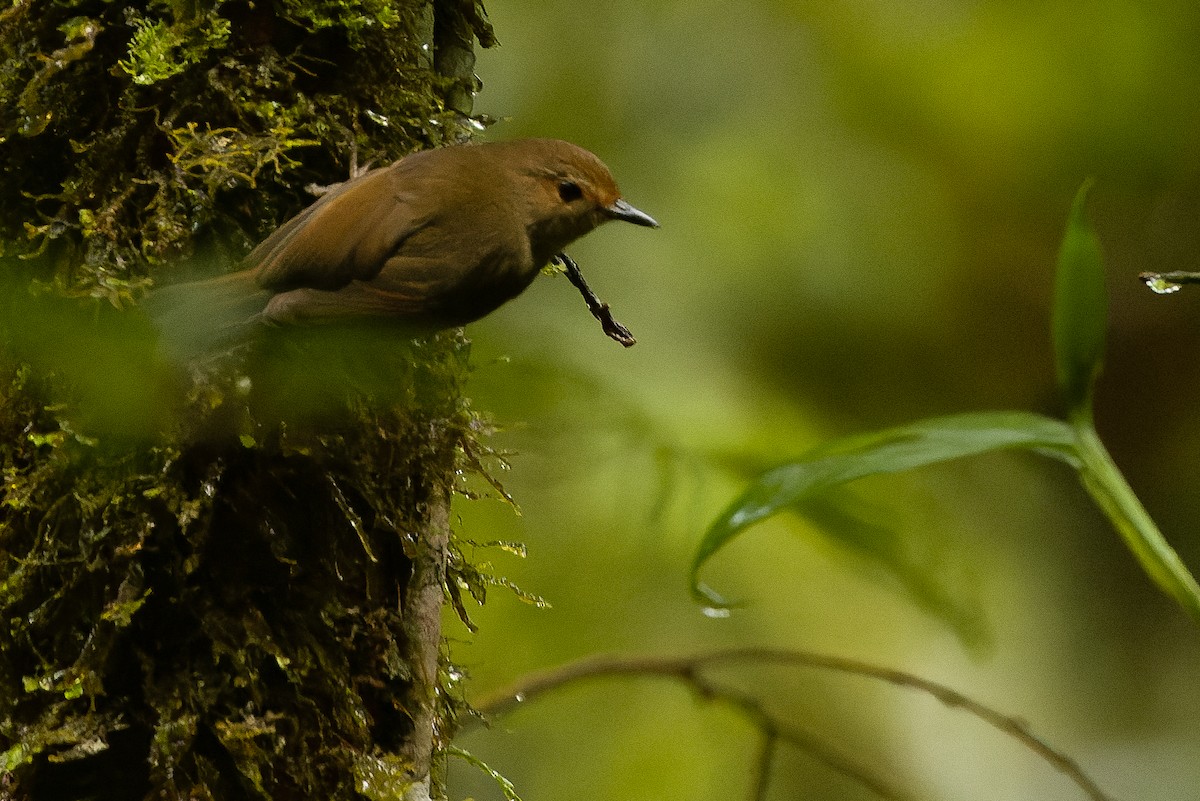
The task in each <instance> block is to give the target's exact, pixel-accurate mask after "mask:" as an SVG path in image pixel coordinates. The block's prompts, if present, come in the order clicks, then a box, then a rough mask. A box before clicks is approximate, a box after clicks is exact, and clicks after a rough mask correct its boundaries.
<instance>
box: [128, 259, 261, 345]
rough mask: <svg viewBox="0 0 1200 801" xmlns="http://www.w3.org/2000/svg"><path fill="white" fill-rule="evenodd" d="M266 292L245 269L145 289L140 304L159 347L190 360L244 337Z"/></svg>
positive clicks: (256, 315) (258, 311)
mask: <svg viewBox="0 0 1200 801" xmlns="http://www.w3.org/2000/svg"><path fill="white" fill-rule="evenodd" d="M270 299H271V293H270V292H268V291H267V290H265V289H262V288H260V287H259V286H258V285H257V284H256V283H255V280H254V274H253V272H252V271H250V270H243V271H240V272H235V273H230V274H228V275H222V276H218V277H216V278H209V279H207V280H204V281H195V282H192V283H185V284H175V285H174V286H167V287H163V288H162V289H157V290H155V291H153V292H151V293H150V294H149V295H148V296H147V297H146V299H145V300H143V301H142V306H143V307H144V308H145V310H146V314H147V315H148V316H149V318H150V320H151V321H152V322H153V323H154V325H155V327H156V328H157V329H158V339H159V348H160V349H161V351H162V353H163V355H164V356H166V357H167V358H169V359H171V360H173V361H177V362H184V361H194V360H196V359H198V358H202V357H205V356H208V355H214V354H216V353H217V352H219V351H220V350H222V349H224V348H227V347H230V346H232V345H234V344H236V343H237V342H238V340H240V339H241V338H242V337H244V336H245V335H246V333H247V331H248V330H249V328H250V326H251V325H253V324H254V323H255V321H256V320H257V319H258V315H259V314H260V313H261V312H262V311H263V309H265V308H266V306H267V301H269V300H270Z"/></svg>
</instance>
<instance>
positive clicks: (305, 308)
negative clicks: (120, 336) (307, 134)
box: [147, 139, 658, 349]
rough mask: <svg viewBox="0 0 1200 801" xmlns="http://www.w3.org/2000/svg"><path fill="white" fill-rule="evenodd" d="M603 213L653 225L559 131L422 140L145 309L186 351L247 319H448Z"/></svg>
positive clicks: (470, 315) (456, 319) (506, 294)
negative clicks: (233, 260)
mask: <svg viewBox="0 0 1200 801" xmlns="http://www.w3.org/2000/svg"><path fill="white" fill-rule="evenodd" d="M610 220H621V221H625V222H630V223H633V224H635V225H639V226H645V227H650V228H657V227H658V222H657V221H655V219H654V218H653V217H651V216H650V215H648V214H646V213H645V212H643V211H640V210H639V209H637V208H635V207H634V206H632V205H631V204H630V203H628V202H627V201H626V200H625V199H624V198H622V196H621V192H620V190H619V189H618V187H617V183H616V181H615V179H614V178H613V176H612V173H611V172H610V170H609V169H608V167H607V166H605V164H604V162H602V161H601V160H600V158H599V157H597V156H596V155H595V154H593V153H591V152H590V151H588V150H585V149H584V148H582V147H579V146H578V145H574V144H572V143H570V142H565V141H562V140H557V139H517V140H510V141H502V142H488V143H479V144H460V145H450V146H446V147H441V148H434V149H430V150H422V151H418V152H415V153H412V154H411V155H408V156H405V157H404V158H401V159H400V160H399V161H396V162H394V163H393V164H391V165H389V166H386V167H379V168H376V169H372V170H369V171H367V172H365V173H363V174H362V175H359V176H358V177H355V178H352V179H350V180H348V181H346V182H344V183H342V184H339V185H337V186H336V187H335V188H333V189H331V190H330V191H328V192H327V193H326V194H324V195H322V196H321V197H320V198H318V199H317V200H316V201H315V202H314V203H312V204H311V205H310V206H308V207H307V208H306V209H304V210H303V211H301V212H300V213H299V214H297V215H296V216H295V217H293V218H292V219H290V220H289V221H287V222H286V223H284V224H283V225H282V226H280V227H279V228H277V229H276V230H275V231H274V232H273V233H272V234H271V235H270V236H268V237H267V238H266V239H265V240H263V242H262V243H261V244H259V245H258V246H257V247H255V248H254V249H253V250H252V251H251V252H250V253H249V255H247V256H246V257H245V258H244V259H243V260H242V262H241V263H240V264H239V266H238V269H236V270H235V271H233V272H230V273H227V274H224V275H221V276H217V277H215V278H209V279H205V280H201V281H194V282H189V283H181V284H175V285H173V286H167V287H163V288H161V289H157V290H154V291H153V292H151V293H150V295H149V296H148V302H147V307H148V309H149V310H150V314H151V317H152V319H154V320H156V321H157V322H158V324H159V327H160V329H161V331H162V334H163V336H164V337H167V338H171V339H173V340H174V341H175V344H176V346H177V347H183V348H184V349H195V348H197V347H199V348H203V347H207V346H210V345H212V344H213V343H215V342H219V341H223V340H226V339H228V338H230V337H231V336H233V335H235V334H236V332H238V331H240V330H242V329H244V328H245V327H246V326H250V325H254V324H268V325H273V326H288V325H302V324H313V323H327V322H334V321H339V320H351V319H383V318H386V319H390V320H395V321H398V322H401V323H403V324H404V325H405V326H407V327H408V328H410V329H414V330H429V331H433V330H438V329H445V328H453V327H457V326H461V325H465V324H467V323H470V322H473V321H475V320H478V319H480V318H481V317H484V316H485V315H487V314H489V313H491V312H492V311H494V310H495V309H497V308H499V307H500V306H501V305H503V304H504V303H506V302H508V301H509V300H511V299H513V298H515V297H516V296H517V295H519V294H521V293H522V292H523V291H524V290H525V289H526V288H527V287H528V286H529V285H530V284H531V283H532V282H533V280H534V278H536V277H537V275H538V273H539V272H540V271H541V270H542V268H544V267H545V266H546V265H547V264H548V263H550V262H551V260H553V259H555V258H556V256H557V255H558V254H560V253H561V252H562V251H563V249H564V248H565V247H566V246H567V245H569V244H570V243H572V242H574V241H575V240H576V239H578V238H580V237H582V236H583V235H585V234H587V233H589V232H590V231H592V230H593V229H595V228H596V227H598V226H600V225H602V224H604V223H605V222H608V221H610Z"/></svg>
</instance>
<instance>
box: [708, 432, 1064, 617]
mask: <svg viewBox="0 0 1200 801" xmlns="http://www.w3.org/2000/svg"><path fill="white" fill-rule="evenodd" d="M1075 445H1076V440H1075V431H1074V429H1072V427H1071V426H1069V425H1068V424H1066V423H1064V422H1063V421H1061V420H1054V419H1052V418H1049V417H1044V416H1042V415H1037V414H1032V413H1029V412H980V413H971V414H960V415H952V416H948V417H935V418H931V419H928V420H922V421H919V422H916V423H913V424H910V425H905V426H899V427H897V428H890V429H886V430H884V431H879V432H874V433H870V434H863V435H857V436H853V437H847V438H845V439H842V440H838V441H836V442H833V443H830V444H829V445H826V446H822V447H820V448H817V449H816V450H814V451H811V452H810V453H809V454H808V455H807V456H806V457H805V458H803V459H801V460H798V461H795V462H791V463H788V464H785V465H782V466H780V467H777V468H775V469H774V470H770V471H768V472H767V473H765V474H763V475H762V476H760V477H759V478H758V479H757V480H756V481H755V482H754V483H753V484H752V485H751V486H750V487H749V488H748V489H747V490H746V491H745V492H744V493H742V495H741V496H740V497H739V498H738V499H737V500H735V501H734V502H733V503H731V504H730V505H729V506H728V507H727V508H726V509H725V511H724V512H722V513H721V515H720V516H718V517H717V519H716V520H715V521H714V522H713V524H712V525H711V526H710V527H709V529H708V531H707V532H706V534H705V536H704V539H703V540H701V542H700V545H699V547H698V548H697V549H696V553H695V555H694V556H693V558H692V567H691V578H690V580H691V585H692V594H693V595H694V596H695V597H696V598H697V599H698V600H700V601H701V602H702V603H705V604H709V605H712V606H715V607H725V606H728V602H727V601H725V600H724V599H723V598H721V597H720V596H719V595H717V594H716V593H715V592H713V591H712V590H711V589H709V588H708V587H705V586H704V585H702V584H701V583H700V580H699V575H700V570H701V568H702V567H703V566H704V564H705V563H706V562H707V561H708V560H709V558H711V557H712V555H713V554H715V553H716V552H717V551H719V550H720V549H721V548H723V547H725V546H726V545H727V544H729V542H731V541H732V540H733V539H734V538H736V537H737V536H738V535H739V534H741V533H742V532H743V531H745V530H746V529H747V528H749V527H750V526H752V525H754V524H755V523H758V522H760V521H762V520H764V519H766V518H768V517H771V516H772V515H775V514H778V513H779V512H782V511H788V510H794V509H796V508H797V507H800V506H802V505H803V504H804V503H805V502H807V501H811V500H813V499H815V498H817V497H818V496H820V495H821V494H822V493H826V492H828V491H829V490H831V489H833V488H836V487H838V486H840V485H842V484H846V483H848V482H851V481H854V480H856V479H860V478H865V477H866V476H871V475H879V474H882V473H896V472H901V471H905V470H911V469H913V468H917V467H922V466H924V465H930V464H936V463H938V462H945V461H949V460H951V459H958V458H961V457H964V456H972V455H975V454H980V453H985V452H988V451H994V450H1004V449H1013V448H1018V449H1027V450H1037V451H1042V452H1045V453H1047V454H1048V455H1051V456H1054V457H1055V458H1058V459H1061V460H1063V461H1066V462H1068V463H1070V464H1072V465H1073V466H1076V467H1078V460H1077V458H1076V456H1075Z"/></svg>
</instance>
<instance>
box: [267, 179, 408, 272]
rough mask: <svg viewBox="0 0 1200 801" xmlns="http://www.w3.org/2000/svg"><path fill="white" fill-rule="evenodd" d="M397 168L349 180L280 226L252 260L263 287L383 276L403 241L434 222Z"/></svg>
mask: <svg viewBox="0 0 1200 801" xmlns="http://www.w3.org/2000/svg"><path fill="white" fill-rule="evenodd" d="M400 183H401V180H400V178H399V173H398V171H397V170H396V165H394V166H392V167H382V168H379V169H376V170H372V171H371V172H368V173H366V174H365V175H362V176H360V177H358V178H355V179H353V180H350V181H347V182H346V183H344V184H342V185H341V186H339V187H338V188H336V189H334V190H332V191H331V192H329V193H328V194H326V195H325V196H324V197H322V198H321V199H320V200H318V201H317V202H315V203H313V204H312V205H311V206H309V207H308V208H307V209H305V210H304V211H302V212H300V213H299V214H298V215H296V216H295V217H293V218H292V219H291V220H289V221H288V222H287V223H286V224H284V225H283V226H281V227H280V228H278V229H277V230H276V231H275V232H274V233H273V234H271V236H269V237H267V239H266V240H264V241H263V242H262V244H260V245H259V246H258V247H256V248H255V249H254V250H253V251H252V252H251V253H250V255H249V256H248V257H247V259H246V261H247V264H248V265H249V266H250V268H251V269H252V270H254V274H255V278H256V282H257V284H258V285H259V286H260V287H263V288H265V289H269V290H271V291H274V292H284V291H288V290H290V289H296V288H300V287H309V288H314V289H324V290H335V289H340V288H341V287H344V286H346V285H347V284H349V283H350V282H351V281H354V280H360V281H368V280H370V279H372V278H374V277H375V275H376V274H378V272H379V270H380V269H381V268H382V267H383V265H384V264H385V263H386V262H387V260H388V258H389V256H390V255H391V254H393V253H395V252H396V250H397V249H398V248H399V247H400V246H401V243H403V241H404V240H405V239H406V238H408V237H409V236H411V235H412V234H413V233H415V232H416V231H419V230H420V229H421V228H422V227H424V226H425V225H428V224H429V221H430V220H429V215H428V214H423V213H422V212H421V211H420V209H419V208H418V205H419V204H418V203H417V202H416V200H417V195H416V194H415V193H414V192H413V191H412V189H411V188H409V189H405V188H402V187H401V186H400V185H399V184H400Z"/></svg>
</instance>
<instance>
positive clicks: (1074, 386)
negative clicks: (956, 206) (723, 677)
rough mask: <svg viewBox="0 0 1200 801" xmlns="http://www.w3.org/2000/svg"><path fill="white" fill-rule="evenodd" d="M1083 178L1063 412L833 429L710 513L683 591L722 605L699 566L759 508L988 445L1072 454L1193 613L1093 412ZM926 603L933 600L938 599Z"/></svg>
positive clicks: (796, 505) (1064, 255) (1061, 326)
mask: <svg viewBox="0 0 1200 801" xmlns="http://www.w3.org/2000/svg"><path fill="white" fill-rule="evenodd" d="M1089 186H1090V184H1085V185H1084V187H1083V188H1082V189H1080V191H1079V193H1078V194H1077V195H1076V198H1075V202H1074V205H1073V206H1072V210H1071V217H1070V221H1069V223H1068V226H1067V232H1066V235H1065V236H1064V239H1063V244H1062V247H1061V250H1060V254H1059V260H1058V270H1057V277H1056V281H1055V289H1056V293H1055V304H1054V321H1053V331H1054V347H1055V355H1056V357H1057V371H1058V377H1059V385H1060V388H1061V390H1062V392H1063V395H1064V399H1065V401H1066V403H1067V408H1068V410H1069V412H1068V418H1069V419H1068V421H1066V422H1064V421H1062V420H1056V419H1052V418H1048V417H1045V416H1042V415H1038V414H1032V413H1029V412H984V413H975V414H962V415H953V416H950V417H939V418H931V419H928V420H922V421H919V422H916V423H912V424H909V425H906V426H900V427H897V428H893V429H887V430H884V431H879V432H874V433H869V434H862V435H857V436H853V437H848V438H846V439H842V440H838V441H835V442H832V443H829V444H826V445H824V446H822V447H819V448H817V449H815V450H814V451H812V452H810V453H809V454H807V455H806V456H804V457H802V458H801V459H798V460H796V461H794V462H789V463H787V464H784V465H782V466H780V467H777V468H775V469H773V470H770V471H768V472H766V473H764V474H763V475H761V476H759V477H758V478H757V479H756V480H755V481H754V482H753V483H752V484H751V485H750V487H749V488H748V489H747V490H746V491H744V492H743V493H742V494H741V495H740V496H739V497H738V498H737V499H736V500H734V501H733V502H732V503H731V504H730V505H729V506H728V507H727V508H726V509H725V511H724V512H722V513H721V514H720V515H719V516H718V517H717V518H716V520H714V521H713V523H712V524H711V525H710V526H709V528H708V531H707V532H706V534H705V536H704V538H703V539H702V540H701V541H700V545H699V547H698V548H697V549H696V552H695V554H694V556H693V559H692V567H691V586H692V592H693V594H694V595H695V596H696V597H697V599H698V600H700V601H701V602H704V603H708V604H711V605H713V606H716V607H722V606H725V605H727V602H726V601H725V600H724V599H723V598H721V597H720V596H719V595H717V594H716V593H715V592H713V591H712V590H711V589H709V588H708V587H706V586H704V585H703V584H702V583H701V582H700V578H699V576H700V571H701V569H702V568H703V567H704V565H705V563H707V562H708V560H709V559H710V558H711V557H712V556H713V555H714V554H715V553H717V552H718V551H719V550H721V549H722V548H723V547H725V546H726V545H727V544H729V542H731V541H732V540H734V539H735V538H737V537H738V536H739V535H741V534H742V533H743V532H744V531H745V530H746V529H747V528H748V527H750V526H752V525H754V524H755V523H757V522H759V521H761V520H764V519H766V518H768V517H771V516H773V515H776V514H779V513H781V512H794V513H798V514H801V515H804V516H807V517H810V518H816V519H818V521H819V520H820V519H821V518H822V517H824V520H825V522H828V521H829V517H828V516H827V515H824V516H823V515H820V514H819V512H820V509H821V506H820V505H821V504H822V503H826V502H828V500H829V498H830V497H831V494H832V493H833V492H834V491H836V490H837V489H838V488H839V487H840V486H841V485H843V484H847V483H849V482H853V481H855V480H858V479H861V478H865V477H867V476H871V475H877V474H884V473H896V472H900V471H906V470H912V469H915V468H919V467H922V466H926V465H931V464H936V463H939V462H944V461H947V460H951V459H958V458H962V457H965V456H972V455H976V454H981V453H986V452H989V451H995V450H1013V449H1019V450H1028V451H1033V452H1035V453H1039V454H1042V455H1046V456H1051V457H1053V458H1055V459H1058V460H1059V461H1062V462H1065V463H1067V464H1068V465H1070V466H1071V467H1072V468H1073V469H1074V470H1075V471H1076V472H1077V473H1078V474H1079V477H1080V480H1081V481H1082V483H1083V485H1084V487H1085V488H1086V489H1087V491H1088V492H1089V493H1090V494H1091V496H1092V498H1093V499H1094V500H1095V501H1096V503H1097V505H1098V506H1099V507H1100V509H1101V510H1102V511H1103V512H1104V513H1105V515H1106V516H1107V517H1108V518H1109V520H1110V521H1112V523H1113V525H1114V527H1115V528H1116V529H1117V531H1118V532H1119V533H1120V534H1121V536H1122V537H1123V539H1124V540H1125V543H1126V545H1127V546H1128V547H1129V549H1130V550H1131V551H1132V552H1133V554H1134V555H1135V556H1136V558H1137V559H1138V561H1139V562H1140V563H1141V565H1142V567H1143V569H1144V570H1145V571H1146V573H1147V575H1148V576H1149V577H1150V578H1151V579H1152V580H1153V581H1154V582H1155V583H1156V584H1158V586H1159V587H1160V588H1161V589H1162V590H1163V591H1164V592H1166V593H1167V594H1168V595H1169V596H1170V597H1171V598H1173V599H1174V600H1175V602H1176V603H1178V604H1179V605H1180V606H1181V607H1182V608H1183V609H1185V610H1186V611H1187V612H1189V613H1190V614H1191V615H1192V616H1193V617H1195V618H1196V619H1197V620H1200V585H1198V584H1197V582H1196V580H1195V578H1194V577H1193V576H1192V574H1191V573H1190V572H1189V571H1188V569H1187V567H1186V566H1185V565H1184V564H1183V562H1182V561H1181V560H1180V558H1179V556H1178V554H1176V552H1175V551H1174V549H1173V548H1171V546H1170V545H1169V544H1168V543H1167V541H1166V539H1165V538H1164V537H1163V536H1162V533H1161V532H1160V531H1159V530H1158V528H1157V527H1156V526H1155V525H1154V522H1153V521H1152V520H1151V519H1150V516H1149V515H1148V514H1147V513H1146V511H1145V509H1144V508H1143V507H1142V505H1141V503H1140V502H1139V501H1138V499H1137V497H1136V496H1135V495H1134V494H1133V491H1132V490H1131V489H1130V487H1129V485H1128V484H1127V483H1126V482H1125V479H1124V478H1123V477H1122V476H1121V473H1120V471H1119V470H1118V469H1117V467H1116V465H1115V464H1114V463H1113V461H1112V459H1111V457H1110V456H1109V455H1108V453H1107V451H1106V450H1105V449H1104V446H1103V444H1102V443H1101V441H1100V438H1099V437H1098V436H1097V435H1096V431H1095V428H1094V426H1093V423H1092V417H1091V408H1092V391H1093V387H1094V383H1095V378H1096V376H1097V375H1098V373H1099V371H1100V364H1101V360H1102V358H1103V352H1104V331H1105V316H1106V314H1107V305H1108V304H1107V296H1106V295H1105V291H1104V264H1103V260H1102V257H1101V253H1100V245H1099V238H1098V237H1097V235H1096V233H1095V231H1094V230H1093V228H1092V226H1091V224H1090V223H1089V222H1088V220H1087V217H1086V215H1085V212H1084V203H1085V201H1086V197H1087V192H1088V189H1089ZM826 531H827V534H828V536H830V537H831V538H833V539H835V540H837V541H842V542H847V543H853V542H854V541H855V539H856V538H855V537H854V533H853V528H852V527H846V526H841V527H834V528H829V529H826ZM860 539H861V538H860ZM887 542H888V539H887V538H886V537H882V536H877V537H875V538H873V540H872V541H871V543H870V547H869V548H868V549H867V550H868V551H869V552H870V553H871V555H872V556H873V558H875V559H876V560H877V561H880V562H881V563H883V564H884V565H886V566H887V567H888V568H889V569H890V570H892V571H893V572H899V573H901V574H903V572H904V571H903V568H902V565H900V563H899V561H898V560H897V559H896V558H895V554H894V552H893V551H891V550H890V549H889V548H887V547H886V544H887ZM910 584H911V579H910ZM918 597H919V596H918ZM927 605H928V604H927ZM933 606H935V608H934V611H937V612H942V613H943V614H944V613H945V611H946V608H944V607H943V608H941V609H939V608H936V605H933ZM959 630H960V631H962V628H961V627H959Z"/></svg>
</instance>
